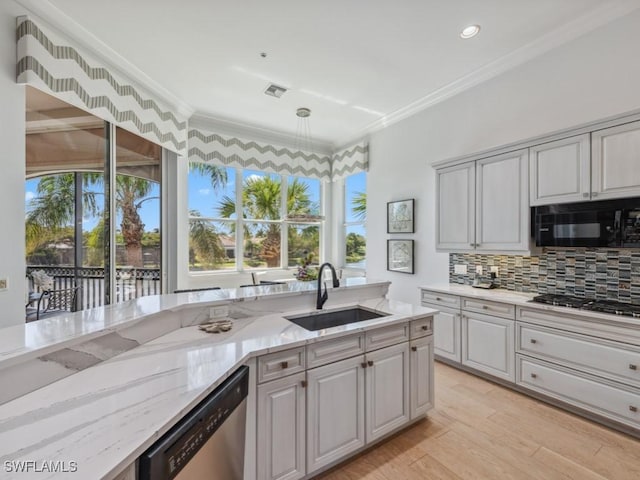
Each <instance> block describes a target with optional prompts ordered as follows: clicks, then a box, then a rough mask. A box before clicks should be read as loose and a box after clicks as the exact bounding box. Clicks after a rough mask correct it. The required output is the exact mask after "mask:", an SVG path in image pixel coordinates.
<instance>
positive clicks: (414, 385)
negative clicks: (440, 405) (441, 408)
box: [409, 336, 433, 420]
mask: <svg viewBox="0 0 640 480" xmlns="http://www.w3.org/2000/svg"><path fill="white" fill-rule="evenodd" d="M409 355H410V356H411V362H410V363H411V365H410V368H411V392H410V408H411V420H413V419H414V418H418V417H420V416H422V415H424V414H425V413H427V412H428V411H429V410H431V409H432V408H433V337H432V336H428V337H422V338H418V339H417V340H412V341H411V353H410V354H409Z"/></svg>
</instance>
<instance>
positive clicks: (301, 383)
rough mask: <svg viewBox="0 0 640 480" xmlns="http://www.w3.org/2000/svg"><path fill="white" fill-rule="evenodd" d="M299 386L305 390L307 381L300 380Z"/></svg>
mask: <svg viewBox="0 0 640 480" xmlns="http://www.w3.org/2000/svg"><path fill="white" fill-rule="evenodd" d="M300 385H301V386H302V388H307V381H306V380H302V381H301V382H300Z"/></svg>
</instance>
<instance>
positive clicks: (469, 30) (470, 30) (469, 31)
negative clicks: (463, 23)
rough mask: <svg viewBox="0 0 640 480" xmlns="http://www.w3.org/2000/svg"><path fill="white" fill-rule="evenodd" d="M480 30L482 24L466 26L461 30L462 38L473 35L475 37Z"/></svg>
mask: <svg viewBox="0 0 640 480" xmlns="http://www.w3.org/2000/svg"><path fill="white" fill-rule="evenodd" d="M479 31H480V25H469V26H468V27H465V28H463V29H462V31H461V32H460V38H465V39H467V38H471V37H475V36H476V35H477V34H478V32H479Z"/></svg>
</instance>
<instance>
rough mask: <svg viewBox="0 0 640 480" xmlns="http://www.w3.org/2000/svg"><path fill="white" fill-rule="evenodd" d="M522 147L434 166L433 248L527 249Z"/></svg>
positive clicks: (526, 172)
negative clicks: (455, 163)
mask: <svg viewBox="0 0 640 480" xmlns="http://www.w3.org/2000/svg"><path fill="white" fill-rule="evenodd" d="M527 155H528V152H527V150H526V149H524V150H517V151H515V152H509V153H505V154H502V155H495V156H492V157H487V158H483V159H480V160H476V161H474V162H468V163H463V164H460V165H455V166H452V167H444V168H440V169H438V170H437V171H436V184H437V192H438V193H437V199H438V205H437V249H438V250H440V251H450V252H460V251H487V252H526V251H528V250H529V193H528V190H529V189H528V186H529V170H528V166H527V159H528V156H527Z"/></svg>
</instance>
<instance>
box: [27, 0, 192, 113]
mask: <svg viewBox="0 0 640 480" xmlns="http://www.w3.org/2000/svg"><path fill="white" fill-rule="evenodd" d="M15 1H16V2H17V3H18V4H20V5H22V6H23V7H24V8H26V9H27V10H28V11H29V12H30V13H32V14H33V15H35V16H37V17H38V19H39V20H41V21H42V22H44V23H46V24H47V25H49V26H50V27H52V28H53V29H54V30H55V31H57V32H58V33H60V34H63V35H64V36H66V37H68V38H70V39H71V40H73V41H74V42H76V43H77V45H78V46H79V47H80V48H82V50H83V51H86V52H87V53H89V54H90V55H92V56H93V57H96V58H97V59H98V60H100V61H103V62H105V64H106V66H108V67H109V68H110V69H112V70H113V71H116V72H117V73H118V74H119V75H122V76H123V77H124V78H128V79H131V80H133V81H134V82H135V83H136V84H138V85H139V86H141V87H143V88H144V89H146V90H147V91H149V92H150V93H153V94H154V95H155V96H156V97H157V98H158V99H160V100H162V101H163V102H164V103H167V104H168V105H170V106H171V107H173V108H175V110H176V112H177V113H179V114H180V115H183V116H184V117H185V118H189V117H190V116H191V115H193V112H194V111H195V108H194V107H193V106H191V105H189V104H188V103H186V102H184V101H183V100H182V99H180V98H178V97H177V96H176V95H175V94H173V93H172V92H170V91H169V90H168V89H166V88H165V87H163V86H162V85H161V84H160V83H158V82H157V81H156V80H154V79H153V78H151V77H150V76H149V75H147V74H146V73H144V72H143V71H142V70H140V69H139V68H138V67H136V66H135V65H134V64H133V63H131V62H130V61H128V60H127V59H126V58H124V57H123V56H122V55H120V54H119V53H117V52H116V51H115V50H113V49H112V48H111V47H109V46H108V45H107V44H105V43H104V42H102V41H101V40H100V39H98V37H96V36H95V35H93V34H92V33H91V32H89V31H88V30H87V29H85V28H84V27H83V26H81V25H80V24H78V23H77V22H75V21H74V20H72V19H71V17H69V16H68V15H66V14H64V13H63V12H62V11H61V10H59V9H58V8H56V7H55V6H53V5H52V4H51V3H49V1H48V0H15Z"/></svg>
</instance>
